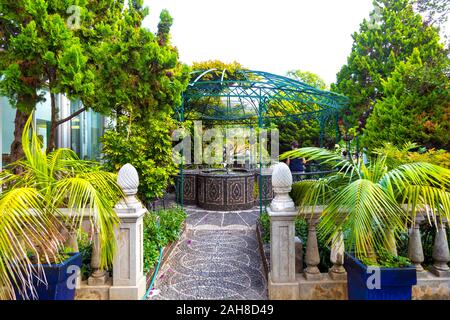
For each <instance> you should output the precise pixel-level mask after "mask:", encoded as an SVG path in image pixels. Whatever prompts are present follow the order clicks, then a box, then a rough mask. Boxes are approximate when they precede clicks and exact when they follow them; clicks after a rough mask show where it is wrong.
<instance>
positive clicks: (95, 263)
mask: <svg viewBox="0 0 450 320" xmlns="http://www.w3.org/2000/svg"><path fill="white" fill-rule="evenodd" d="M98 237H99V233H98V231H97V230H95V231H94V239H93V240H94V241H93V245H92V256H91V269H92V270H93V272H92V274H91V276H90V277H89V278H88V285H90V286H99V285H104V284H106V282H107V281H108V278H109V275H108V273H107V272H106V271H105V270H102V269H100V241H99V238H98Z"/></svg>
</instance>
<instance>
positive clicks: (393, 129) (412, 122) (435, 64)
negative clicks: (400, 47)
mask: <svg viewBox="0 0 450 320" xmlns="http://www.w3.org/2000/svg"><path fill="white" fill-rule="evenodd" d="M438 57H439V55H436V56H435V57H434V58H433V61H432V62H431V63H430V62H427V61H424V62H422V58H421V56H420V52H419V49H417V48H415V49H414V52H413V54H412V55H411V57H410V58H409V59H407V61H406V62H400V63H399V64H398V65H397V67H396V68H395V70H394V72H393V73H392V74H391V76H390V77H389V78H388V79H387V80H386V81H384V80H382V85H383V91H384V97H383V98H382V99H380V100H378V101H377V103H376V104H375V107H374V110H373V113H372V115H371V116H370V118H369V119H368V121H367V126H366V129H365V130H364V144H365V145H366V146H367V147H368V148H369V149H372V148H374V147H379V146H380V145H381V144H382V143H383V141H389V142H392V143H393V144H394V145H403V144H404V143H406V142H408V141H414V142H417V143H420V144H421V145H423V146H425V147H427V148H444V149H448V148H449V147H450V121H449V119H448V118H449V113H450V95H449V94H448V92H449V90H450V77H449V76H448V74H447V71H448V70H449V68H450V59H449V58H448V57H447V56H445V55H444V56H442V57H441V59H438Z"/></svg>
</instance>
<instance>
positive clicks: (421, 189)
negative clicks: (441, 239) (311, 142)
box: [281, 148, 450, 261]
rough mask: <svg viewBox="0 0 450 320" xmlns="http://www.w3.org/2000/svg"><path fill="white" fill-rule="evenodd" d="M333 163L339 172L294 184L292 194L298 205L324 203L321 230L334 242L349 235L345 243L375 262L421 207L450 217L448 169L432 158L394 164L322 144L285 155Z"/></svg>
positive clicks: (303, 207) (304, 207)
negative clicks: (345, 155)
mask: <svg viewBox="0 0 450 320" xmlns="http://www.w3.org/2000/svg"><path fill="white" fill-rule="evenodd" d="M288 157H289V158H306V159H307V160H309V161H312V160H316V161H319V162H321V163H322V164H326V165H330V166H331V167H332V168H333V169H334V170H335V172H334V173H332V174H330V175H328V176H326V177H324V178H322V179H319V180H310V181H301V182H298V183H296V184H294V186H293V190H292V193H291V194H292V197H293V198H294V201H295V202H296V204H297V205H298V206H300V208H301V209H300V210H302V211H305V210H307V208H314V207H315V206H317V205H323V206H324V209H323V213H322V217H321V221H320V223H319V227H318V231H319V233H320V235H321V236H322V237H325V239H326V240H327V241H328V243H330V242H331V241H333V239H338V237H337V234H338V233H339V232H341V231H343V232H344V234H345V238H346V239H345V240H346V247H347V248H351V249H352V250H354V253H355V255H356V257H357V258H361V259H363V258H366V259H369V260H372V261H373V258H374V254H375V256H376V254H377V253H378V254H380V253H381V252H382V251H383V250H386V251H389V249H390V248H391V244H392V237H397V238H398V237H399V236H400V234H401V233H402V231H404V230H405V229H406V228H407V226H408V224H409V223H414V221H415V219H414V217H415V215H416V214H417V212H418V211H419V210H420V211H425V212H426V213H427V216H428V221H429V222H430V223H431V224H434V225H436V223H437V219H444V218H445V219H449V218H450V194H449V184H450V170H448V169H446V168H442V167H439V166H436V165H433V164H430V163H423V162H422V163H404V164H393V165H388V163H394V162H392V161H388V158H387V157H386V155H383V154H378V155H376V156H374V157H373V158H371V159H370V160H369V163H367V164H365V163H364V162H363V161H362V159H359V160H353V159H344V158H343V157H342V156H341V155H339V154H337V153H334V152H332V151H329V150H326V149H321V148H302V149H298V150H293V151H289V152H287V153H285V154H283V155H282V157H281V159H285V158H288Z"/></svg>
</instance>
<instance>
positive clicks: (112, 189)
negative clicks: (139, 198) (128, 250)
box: [0, 117, 123, 299]
mask: <svg viewBox="0 0 450 320" xmlns="http://www.w3.org/2000/svg"><path fill="white" fill-rule="evenodd" d="M31 120H32V117H30V118H29V120H28V122H27V124H26V126H25V130H24V132H23V135H22V144H23V148H24V153H25V159H23V160H20V161H17V162H16V163H13V164H11V165H10V166H9V168H7V170H5V171H3V172H1V173H0V185H2V186H3V187H4V190H3V193H1V194H0V287H2V288H5V290H0V299H13V298H14V291H13V285H15V286H16V287H18V288H19V289H23V291H25V289H26V288H30V289H33V288H31V282H30V279H32V278H31V277H32V275H35V276H40V275H39V269H37V270H36V269H35V268H33V267H32V266H31V261H30V260H29V257H28V254H27V253H31V254H32V255H33V256H35V257H36V258H37V260H38V261H42V260H43V259H44V260H46V261H49V260H50V259H52V258H56V257H57V255H58V251H59V249H60V248H61V247H62V245H63V242H64V240H65V239H64V238H63V236H62V234H61V230H63V229H64V228H67V227H71V228H73V229H75V230H76V229H80V228H81V222H82V219H83V216H84V215H87V214H89V219H90V220H91V223H92V225H93V226H94V228H96V230H97V231H98V232H99V237H100V248H101V254H100V267H101V268H105V269H106V268H107V267H108V266H110V265H112V261H113V257H114V253H115V248H116V241H115V234H114V230H115V228H116V226H117V225H118V217H117V215H116V213H115V212H114V209H113V208H114V205H115V204H116V203H117V202H118V200H119V199H120V198H121V197H122V196H123V194H122V191H121V189H120V187H119V186H118V185H117V183H116V176H115V175H114V174H111V173H108V172H104V171H101V170H100V166H99V165H98V164H94V163H92V162H87V161H81V160H79V159H78V158H77V156H76V154H75V153H74V152H73V151H72V150H66V149H59V150H56V151H55V152H53V153H51V154H48V155H47V154H46V153H45V152H43V151H42V150H41V147H42V144H41V141H40V140H39V138H38V137H37V135H36V133H35V132H34V131H32V132H31V135H30V130H32V127H31V123H32V121H31ZM30 136H31V139H30V138H29V137H30ZM14 168H20V169H21V170H19V172H20V173H18V174H13V173H11V172H10V169H14ZM59 208H68V209H69V211H71V212H77V213H78V215H74V216H73V217H69V216H64V215H63V214H62V213H61V212H60V210H59Z"/></svg>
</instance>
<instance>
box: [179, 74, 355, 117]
mask: <svg viewBox="0 0 450 320" xmlns="http://www.w3.org/2000/svg"><path fill="white" fill-rule="evenodd" d="M192 79H193V80H192V81H191V83H190V84H189V86H188V88H187V90H186V91H185V92H184V95H183V104H182V105H181V107H180V108H178V109H177V111H178V115H179V119H180V120H181V121H184V120H203V121H213V122H216V121H220V122H222V121H227V122H249V121H251V122H255V123H256V122H260V120H261V119H262V120H263V121H264V120H268V119H274V118H288V119H293V118H295V119H305V120H313V119H315V120H318V121H319V122H323V121H326V120H328V119H330V117H333V116H334V117H336V116H338V114H339V111H340V110H341V108H343V107H344V106H345V105H346V104H347V98H346V97H345V96H342V95H339V94H336V93H333V92H329V91H323V90H319V89H317V88H314V87H312V86H310V85H307V84H305V83H302V82H299V81H296V80H294V79H290V78H287V77H283V76H278V75H274V74H271V73H267V72H262V71H251V70H239V71H236V73H235V74H234V75H233V76H230V75H228V74H227V71H226V70H223V71H219V70H216V69H210V70H206V71H196V72H194V73H193V74H192Z"/></svg>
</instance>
